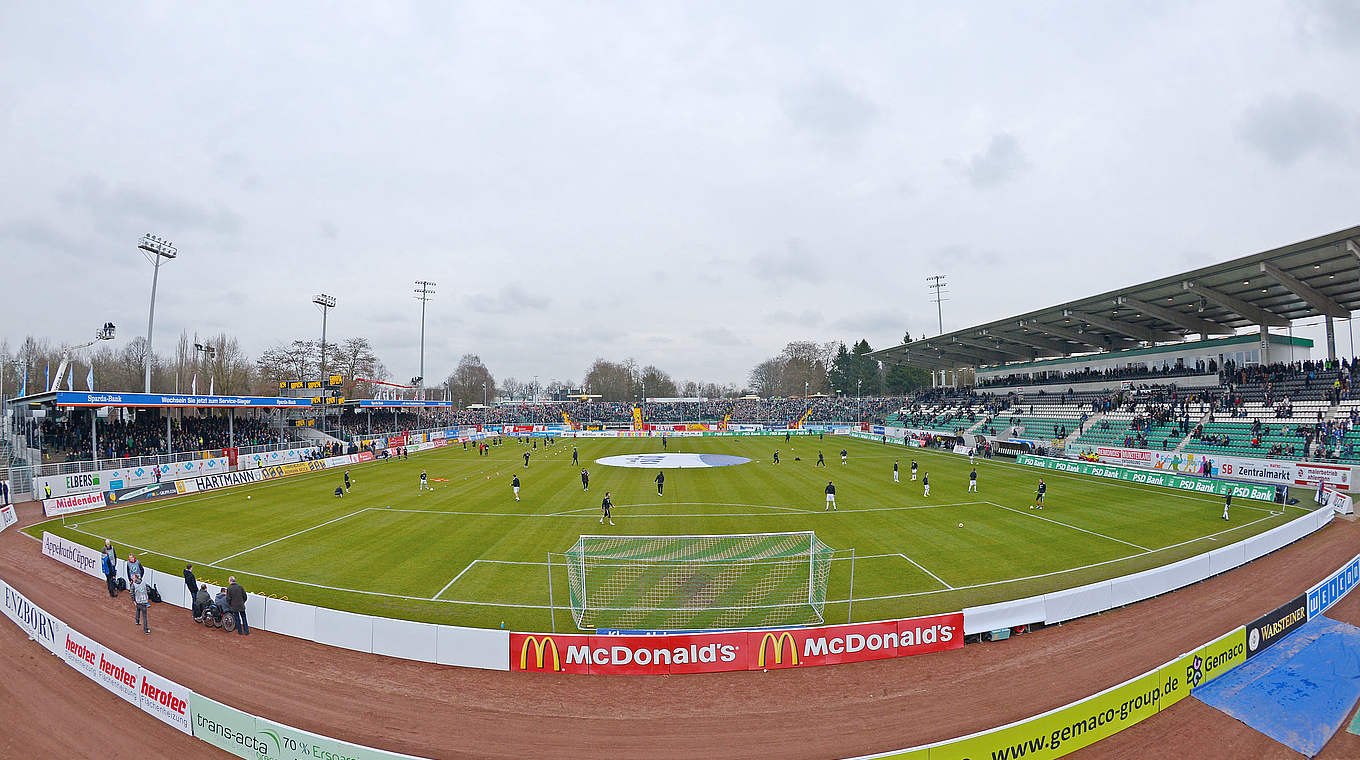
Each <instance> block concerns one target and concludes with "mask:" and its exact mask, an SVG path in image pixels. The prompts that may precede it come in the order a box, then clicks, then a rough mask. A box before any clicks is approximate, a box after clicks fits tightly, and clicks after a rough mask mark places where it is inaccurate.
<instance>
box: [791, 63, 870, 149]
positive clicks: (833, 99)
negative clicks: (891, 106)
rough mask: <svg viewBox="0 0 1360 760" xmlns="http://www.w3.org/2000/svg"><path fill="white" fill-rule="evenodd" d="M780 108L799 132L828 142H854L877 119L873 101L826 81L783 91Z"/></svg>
mask: <svg viewBox="0 0 1360 760" xmlns="http://www.w3.org/2000/svg"><path fill="white" fill-rule="evenodd" d="M780 105H781V106H782V107H783V109H784V115H785V116H787V117H788V119H789V120H790V121H792V122H793V123H794V124H795V125H796V126H797V127H798V128H799V129H802V130H804V131H807V132H809V133H811V134H813V135H815V136H816V137H818V138H819V139H822V140H829V141H853V140H855V139H858V138H859V137H860V135H862V134H863V133H864V132H865V131H866V130H868V129H869V127H870V126H872V125H873V123H874V122H875V121H876V120H877V119H878V117H879V108H878V106H877V105H875V104H874V102H873V101H871V100H869V99H868V98H866V97H864V96H863V95H861V94H859V93H857V92H855V91H854V90H851V89H850V88H849V87H847V86H846V85H845V84H844V83H842V82H840V81H837V80H834V79H830V78H826V77H823V78H819V79H815V80H812V81H809V82H804V83H802V84H799V85H797V86H796V87H792V88H790V89H788V90H786V91H785V92H784V94H783V96H782V97H781V98H780Z"/></svg>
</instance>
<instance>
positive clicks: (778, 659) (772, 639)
mask: <svg viewBox="0 0 1360 760" xmlns="http://www.w3.org/2000/svg"><path fill="white" fill-rule="evenodd" d="M785 641H788V642H789V664H790V665H797V664H798V642H796V641H794V640H793V634H791V633H789V632H788V631H784V632H782V633H780V634H779V636H778V637H776V636H775V635H774V634H773V633H767V634H765V635H764V636H762V637H760V649H758V650H757V651H756V667H758V668H763V667H765V645H766V644H770V643H773V644H774V664H775V665H783V664H784V642H785ZM539 659H540V661H541V660H542V657H541V656H540V658H539Z"/></svg>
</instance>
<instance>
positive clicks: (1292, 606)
mask: <svg viewBox="0 0 1360 760" xmlns="http://www.w3.org/2000/svg"><path fill="white" fill-rule="evenodd" d="M1307 622H1308V595H1307V594H1299V595H1298V596H1296V597H1294V598H1293V599H1290V600H1289V601H1288V602H1285V603H1284V604H1282V605H1280V606H1279V607H1276V608H1275V609H1273V610H1271V611H1270V612H1268V613H1266V614H1265V615H1262V616H1261V617H1258V618H1256V619H1255V620H1253V621H1251V623H1249V624H1248V625H1247V656H1248V657H1254V656H1255V655H1257V654H1260V653H1261V652H1263V651H1265V650H1266V648H1268V647H1270V646H1271V645H1272V644H1274V643H1276V642H1278V641H1279V640H1281V639H1283V638H1284V637H1285V636H1287V635H1289V634H1290V633H1291V632H1293V631H1294V630H1295V629H1297V628H1298V627H1299V626H1301V625H1303V624H1304V623H1307Z"/></svg>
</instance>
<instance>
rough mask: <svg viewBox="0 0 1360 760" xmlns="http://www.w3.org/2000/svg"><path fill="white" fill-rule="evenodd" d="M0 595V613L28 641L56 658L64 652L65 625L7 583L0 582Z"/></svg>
mask: <svg viewBox="0 0 1360 760" xmlns="http://www.w3.org/2000/svg"><path fill="white" fill-rule="evenodd" d="M0 594H3V596H4V599H3V602H4V606H3V607H0V611H3V612H4V613H5V617H7V618H9V619H10V620H12V621H14V624H15V625H17V626H19V628H20V630H22V631H23V632H24V633H26V634H28V637H29V638H30V639H33V640H34V641H36V642H38V643H39V644H42V645H43V648H45V649H46V650H47V651H49V652H51V653H52V654H55V655H57V656H58V657H62V656H64V654H63V653H64V652H65V651H66V624H65V623H63V622H61V621H60V620H58V619H57V618H54V617H52V616H51V615H49V614H47V611H46V610H44V609H43V608H41V607H39V606H37V605H36V604H34V603H33V602H31V601H29V600H28V597H26V596H24V595H23V594H21V593H19V592H18V591H16V590H15V589H14V588H12V587H11V586H10V585H9V584H8V583H5V582H4V581H0Z"/></svg>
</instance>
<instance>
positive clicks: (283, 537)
mask: <svg viewBox="0 0 1360 760" xmlns="http://www.w3.org/2000/svg"><path fill="white" fill-rule="evenodd" d="M370 509H372V507H365V508H363V509H360V510H357V511H355V512H350V513H349V514H347V515H341V516H340V517H337V518H335V519H333V520H327V521H326V522H323V523H321V524H320V525H313V526H312V527H310V528H303V529H302V530H300V531H297V532H296V533H289V534H288V535H286V536H282V537H280V538H276V539H274V540H273V541H266V542H264V543H262V544H260V545H259V546H252V547H250V548H249V549H246V550H245V551H240V552H236V553H235V554H232V555H229V556H226V557H223V558H222V559H219V560H217V561H216V562H209V563H208V564H210V565H212V566H214V567H220V566H221V564H222V563H223V562H226V561H227V560H229V559H235V558H237V557H239V556H241V555H242V554H249V553H251V552H253V551H255V550H257V549H263V548H265V547H266V546H269V545H271V544H277V543H278V542H280V541H286V540H288V539H290V538H293V537H294V536H300V535H302V534H303V533H308V532H310V531H314V530H316V529H317V528H324V527H326V526H327V525H330V524H331V523H337V522H340V521H341V520H344V519H347V518H350V517H353V516H355V515H361V514H363V513H365V512H367V511H369V510H370Z"/></svg>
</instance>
